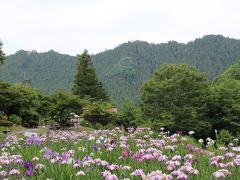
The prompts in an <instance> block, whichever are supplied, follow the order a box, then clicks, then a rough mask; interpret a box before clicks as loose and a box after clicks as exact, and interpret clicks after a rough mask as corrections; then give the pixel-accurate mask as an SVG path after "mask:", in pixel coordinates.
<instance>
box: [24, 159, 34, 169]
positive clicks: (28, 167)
mask: <svg viewBox="0 0 240 180" xmlns="http://www.w3.org/2000/svg"><path fill="white" fill-rule="evenodd" d="M24 167H25V168H27V169H31V168H32V167H33V164H32V162H31V161H28V162H25V163H24Z"/></svg>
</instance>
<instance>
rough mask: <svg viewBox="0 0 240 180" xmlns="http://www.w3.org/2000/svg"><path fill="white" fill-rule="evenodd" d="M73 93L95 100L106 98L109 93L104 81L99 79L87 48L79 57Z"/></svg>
mask: <svg viewBox="0 0 240 180" xmlns="http://www.w3.org/2000/svg"><path fill="white" fill-rule="evenodd" d="M72 90H73V93H74V94H76V95H78V96H79V97H81V98H85V97H90V98H92V99H93V100H106V99H107V94H106V92H105V91H104V89H103V87H102V83H101V82H100V81H99V80H98V79H97V76H96V73H95V69H94V67H93V65H92V62H91V58H90V55H89V54H88V52H87V51H86V50H85V51H84V52H83V54H82V55H81V56H79V57H78V62H77V74H76V76H75V80H74V86H73V89H72Z"/></svg>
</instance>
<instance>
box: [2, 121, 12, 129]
mask: <svg viewBox="0 0 240 180" xmlns="http://www.w3.org/2000/svg"><path fill="white" fill-rule="evenodd" d="M0 126H6V127H10V126H13V123H12V122H11V121H7V120H0Z"/></svg>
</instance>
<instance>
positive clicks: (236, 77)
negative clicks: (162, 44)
mask: <svg viewBox="0 0 240 180" xmlns="http://www.w3.org/2000/svg"><path fill="white" fill-rule="evenodd" d="M0 49H1V48H0ZM2 55H3V54H2ZM3 57H4V55H3ZM77 59H78V60H77V65H76V66H77V68H76V74H75V80H74V85H73V86H72V89H71V92H70V93H69V92H68V93H67V92H63V91H59V92H57V93H55V94H53V95H51V96H47V95H43V94H41V93H40V91H38V90H36V89H34V88H32V87H29V86H23V85H20V84H15V85H10V84H8V83H6V82H3V81H0V102H1V104H0V112H1V118H0V119H1V120H0V125H6V126H9V125H12V124H20V125H23V126H27V127H35V126H37V125H41V124H53V123H58V124H59V125H60V126H61V127H63V128H65V127H69V126H71V125H72V124H71V121H70V119H71V113H72V112H74V113H76V114H81V113H83V118H84V120H83V121H82V122H81V124H82V125H84V126H89V127H93V128H96V129H101V128H109V127H114V126H123V127H125V128H127V127H139V126H140V127H141V126H142V127H151V128H153V129H154V130H156V131H158V130H159V129H160V128H162V127H164V128H165V129H166V130H168V131H171V132H176V131H179V132H181V133H186V132H188V131H190V130H193V131H195V132H196V136H197V137H207V136H211V137H213V136H215V135H216V133H215V131H216V130H217V131H219V130H221V131H222V130H224V131H222V132H224V134H223V136H224V137H226V138H229V137H230V138H231V137H232V135H234V136H238V137H239V136H240V134H239V132H240V118H239V117H240V62H239V63H236V64H234V65H232V66H230V68H228V69H227V70H225V71H224V72H223V73H222V74H220V75H219V76H217V77H216V78H215V79H213V80H209V79H208V78H207V77H206V75H205V74H204V73H202V72H201V71H198V70H197V69H196V68H195V67H194V66H189V65H186V64H166V65H163V66H161V67H160V68H159V69H158V70H156V71H155V72H154V74H153V75H152V77H151V78H150V79H149V80H148V81H146V82H145V83H144V84H142V86H141V100H140V102H139V103H137V104H136V103H133V102H132V101H131V100H128V99H127V100H125V102H124V104H123V106H122V107H121V109H119V111H118V113H116V111H111V110H112V109H113V108H115V104H114V103H113V101H112V100H111V98H110V97H109V96H108V95H107V93H106V92H105V90H104V88H103V86H102V84H101V81H100V80H99V79H98V78H97V75H96V73H95V69H94V67H93V63H92V61H91V57H90V55H89V54H88V52H87V51H84V52H83V54H82V55H81V56H78V58H77Z"/></svg>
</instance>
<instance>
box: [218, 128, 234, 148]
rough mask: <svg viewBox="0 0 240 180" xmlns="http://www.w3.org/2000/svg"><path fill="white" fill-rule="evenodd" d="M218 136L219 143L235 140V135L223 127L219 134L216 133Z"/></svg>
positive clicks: (225, 143)
mask: <svg viewBox="0 0 240 180" xmlns="http://www.w3.org/2000/svg"><path fill="white" fill-rule="evenodd" d="M216 138H217V142H218V143H220V144H224V145H228V144H229V143H230V142H232V141H233V139H234V136H233V135H232V133H230V132H229V131H228V130H226V129H223V130H221V131H220V132H219V134H216Z"/></svg>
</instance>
